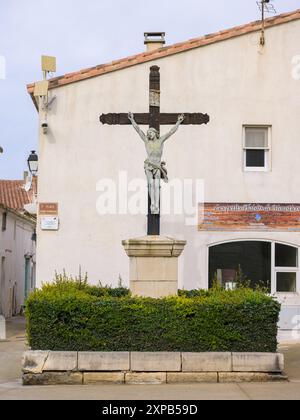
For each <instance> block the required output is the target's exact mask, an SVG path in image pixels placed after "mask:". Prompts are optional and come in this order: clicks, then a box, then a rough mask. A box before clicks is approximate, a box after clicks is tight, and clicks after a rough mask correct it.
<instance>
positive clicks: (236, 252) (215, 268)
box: [209, 241, 271, 291]
mask: <svg viewBox="0 0 300 420" xmlns="http://www.w3.org/2000/svg"><path fill="white" fill-rule="evenodd" d="M241 280H242V281H241ZM237 281H238V282H242V283H244V284H248V283H250V286H251V287H253V288H255V287H256V286H258V285H259V286H263V287H266V288H267V289H268V290H269V291H271V244H270V243H269V242H260V241H242V242H230V243H226V244H221V245H215V246H212V247H211V248H210V250H209V284H210V287H212V286H213V284H214V283H217V284H219V285H220V286H222V287H224V288H229V289H230V288H234V286H235V285H236V283H237Z"/></svg>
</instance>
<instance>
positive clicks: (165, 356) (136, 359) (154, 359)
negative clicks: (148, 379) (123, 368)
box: [131, 352, 181, 372]
mask: <svg viewBox="0 0 300 420" xmlns="http://www.w3.org/2000/svg"><path fill="white" fill-rule="evenodd" d="M131 370H132V371H134V372H162V371H166V372H167V371H168V372H180V371H181V354H180V353H179V352H178V353H176V352H174V353H169V352H157V353H155V352H132V353H131Z"/></svg>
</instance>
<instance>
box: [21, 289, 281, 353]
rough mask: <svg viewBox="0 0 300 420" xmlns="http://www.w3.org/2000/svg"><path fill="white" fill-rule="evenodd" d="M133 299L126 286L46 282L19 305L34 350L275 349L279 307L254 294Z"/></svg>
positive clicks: (206, 293) (245, 291) (208, 293)
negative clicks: (21, 308) (47, 283)
mask: <svg viewBox="0 0 300 420" xmlns="http://www.w3.org/2000/svg"><path fill="white" fill-rule="evenodd" d="M179 295H180V296H178V297H171V298H165V299H150V298H133V297H131V296H130V293H129V291H128V290H127V289H124V288H118V289H110V288H100V287H92V286H88V285H86V284H83V285H80V286H78V284H76V283H74V282H71V283H65V284H54V285H46V286H44V287H43V288H42V290H38V291H35V292H34V293H32V294H31V295H30V296H29V298H28V300H27V303H26V317H27V334H28V342H29V345H30V347H31V348H32V349H34V350H65V351H66V350H75V351H187V352H204V351H221V352H222V351H247V352H275V351H276V348H277V339H276V336H277V322H278V317H279V311H280V305H279V304H278V303H277V302H276V301H274V300H273V299H272V298H271V297H268V296H266V295H264V294H263V293H261V292H259V291H253V290H250V289H239V290H235V291H225V290H221V289H216V290H214V289H212V290H209V291H190V292H186V291H181V292H180V293H179Z"/></svg>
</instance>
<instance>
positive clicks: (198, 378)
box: [22, 351, 287, 385]
mask: <svg viewBox="0 0 300 420" xmlns="http://www.w3.org/2000/svg"><path fill="white" fill-rule="evenodd" d="M22 371H23V384H24V385H53V384H66V385H69V384H70V385H71V384H72V385H73V384H76V385H78V384H124V383H127V384H161V383H164V384H165V383H169V384H170V383H201V382H206V383H217V382H220V383H226V382H265V381H274V380H275V381H276V380H286V379H287V378H286V377H285V376H283V375H282V373H283V371H284V357H283V355H282V354H279V353H186V352H182V353H181V352H61V351H59V352H54V351H28V352H26V353H24V355H23V359H22Z"/></svg>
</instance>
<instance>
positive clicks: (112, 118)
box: [100, 66, 209, 235]
mask: <svg viewBox="0 0 300 420" xmlns="http://www.w3.org/2000/svg"><path fill="white" fill-rule="evenodd" d="M180 114H184V116H185V119H184V121H183V123H182V125H201V124H207V123H208V122H209V116H208V115H207V114H201V113H192V114H191V113H188V112H176V113H161V112H160V73H159V67H158V66H152V67H151V68H150V83H149V113H145V114H142V113H138V114H134V119H135V121H136V123H137V124H138V125H149V128H155V129H156V130H157V131H158V133H159V132H160V126H161V125H175V124H176V122H177V119H178V115H180ZM100 121H101V122H102V124H109V125H131V122H130V120H129V119H128V112H125V113H119V114H112V113H110V114H102V115H101V116H100ZM150 204H151V200H150V197H148V228H147V234H148V235H159V234H160V215H159V214H152V213H151V210H150Z"/></svg>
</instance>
